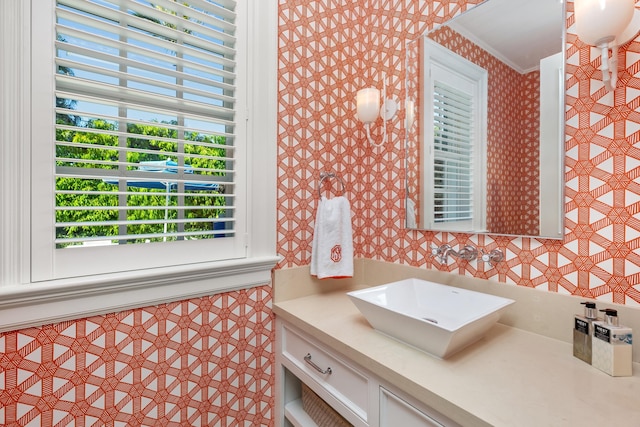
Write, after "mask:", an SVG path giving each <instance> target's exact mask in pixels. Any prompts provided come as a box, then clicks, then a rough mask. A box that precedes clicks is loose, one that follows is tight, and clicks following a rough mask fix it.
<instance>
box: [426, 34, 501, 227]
mask: <svg viewBox="0 0 640 427" xmlns="http://www.w3.org/2000/svg"><path fill="white" fill-rule="evenodd" d="M423 49H424V50H423V51H424V55H423V58H424V59H423V61H424V62H423V65H424V66H423V70H425V72H424V75H423V76H422V81H423V85H424V95H425V96H424V100H425V101H424V104H425V108H424V115H423V117H422V120H423V121H424V123H423V125H422V126H421V129H423V138H422V141H424V147H423V150H422V153H423V156H424V159H423V164H424V165H425V170H424V174H423V176H424V183H423V186H424V188H425V197H424V200H423V201H422V204H423V206H421V211H422V212H424V213H425V215H424V221H425V224H426V225H425V226H426V228H428V229H431V230H443V231H461V232H464V231H470V230H476V231H477V230H483V229H485V228H486V217H487V215H486V205H487V202H486V197H484V196H483V194H484V191H485V188H486V183H487V171H486V161H483V160H484V159H486V157H487V114H488V113H487V108H488V107H487V103H488V72H487V70H485V69H484V68H482V67H480V66H478V65H476V64H474V63H472V62H471V61H469V60H467V59H465V58H464V57H462V56H460V55H457V54H455V53H453V52H451V51H450V50H449V49H447V48H445V47H443V46H442V45H440V44H438V43H436V42H434V41H432V40H430V39H426V38H425V40H424V47H423ZM435 74H438V75H440V76H444V78H442V79H441V80H442V81H444V82H447V81H449V79H450V80H452V81H455V80H458V81H463V82H464V83H465V84H466V85H468V86H473V89H472V90H471V94H472V97H473V98H474V99H475V100H476V108H475V109H474V111H473V114H474V118H475V122H474V123H473V124H472V126H473V135H474V143H473V148H474V152H473V153H472V156H471V158H472V159H471V160H472V162H473V172H472V177H471V179H472V187H473V190H472V192H473V218H472V219H470V220H468V221H460V222H451V221H442V222H438V221H435V201H434V200H435V188H434V180H435V164H434V163H435V148H434V144H435V141H434V139H435V136H434V132H433V126H434V89H433V87H434V79H435V78H436V77H435ZM452 86H454V87H455V85H452Z"/></svg>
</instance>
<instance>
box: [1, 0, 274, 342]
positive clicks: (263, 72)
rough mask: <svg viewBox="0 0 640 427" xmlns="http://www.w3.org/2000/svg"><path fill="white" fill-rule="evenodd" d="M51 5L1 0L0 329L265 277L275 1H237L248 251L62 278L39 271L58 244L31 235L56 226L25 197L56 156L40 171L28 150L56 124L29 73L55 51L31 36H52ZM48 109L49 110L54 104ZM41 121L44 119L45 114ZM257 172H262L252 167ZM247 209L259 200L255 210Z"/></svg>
mask: <svg viewBox="0 0 640 427" xmlns="http://www.w3.org/2000/svg"><path fill="white" fill-rule="evenodd" d="M36 3H37V4H36ZM47 7H48V8H50V9H48V10H46V11H44V13H34V12H35V11H36V8H38V9H41V8H47ZM54 9H55V1H54V0H48V1H47V3H46V4H43V2H42V1H39V0H32V1H27V2H24V1H22V0H5V1H3V2H2V10H3V13H2V15H1V16H0V23H1V24H2V25H1V26H2V29H1V30H0V31H1V32H0V34H1V35H2V41H0V49H1V51H0V52H1V53H2V57H3V58H9V60H8V61H3V73H2V76H0V87H1V88H2V89H3V94H6V96H4V97H3V98H2V100H0V120H1V122H2V123H1V126H0V127H2V130H1V131H0V132H1V133H0V136H1V138H2V141H16V142H17V143H16V144H6V143H2V144H1V147H0V155H1V156H2V163H1V166H2V168H3V169H2V170H3V176H4V177H5V179H3V180H1V181H2V182H1V183H0V191H1V192H2V193H1V194H2V200H3V203H2V206H1V207H0V233H2V235H3V236H5V238H3V239H1V240H0V271H1V272H0V331H7V330H13V329H17V328H22V327H27V326H33V325H38V324H44V323H50V322H57V321H62V320H68V319H73V318H79V317H84V316H89V315H94V314H100V313H107V312H114V311H121V310H125V309H129V308H135V307H143V306H148V305H153V304H158V303H161V302H166V301H171V300H180V299H186V298H192V297H196V296H201V295H206V294H213V293H217V292H225V291H230V290H233V289H240V288H246V287H251V286H259V285H264V284H266V283H269V282H270V279H271V269H272V268H273V267H274V265H275V263H276V262H277V261H278V257H277V255H276V252H275V248H276V225H275V224H276V214H275V212H276V206H275V194H276V192H275V185H274V183H275V182H276V146H277V144H276V120H277V117H276V112H277V102H276V96H277V93H276V88H277V85H276V84H275V82H276V81H277V2H276V0H261V1H259V2H255V1H251V0H239V1H238V13H239V15H240V14H244V15H243V16H246V20H243V21H244V23H243V25H244V26H246V34H247V37H248V39H247V45H248V48H247V52H246V56H245V58H244V60H245V61H246V68H245V69H246V70H256V72H255V73H250V74H249V73H248V74H247V76H246V79H245V81H246V82H247V84H246V86H245V88H246V90H247V91H248V94H247V96H246V97H245V99H247V102H246V105H244V106H242V107H239V108H238V109H237V112H238V115H239V117H238V122H239V123H240V122H241V121H245V120H246V123H247V126H246V141H247V143H246V144H242V147H245V148H241V149H240V151H241V153H239V155H242V156H244V158H246V170H244V171H243V173H242V174H241V175H242V176H241V179H244V180H246V194H245V195H244V197H243V199H244V200H243V203H244V204H245V206H246V209H245V213H244V218H243V220H244V222H245V225H246V233H244V235H242V236H239V238H240V239H241V240H242V244H243V245H245V247H246V256H245V257H241V258H236V259H227V260H221V261H204V262H193V263H190V262H185V263H182V264H177V265H174V266H167V267H163V266H156V267H154V268H149V269H143V270H131V271H123V272H113V273H102V274H90V275H85V276H82V277H75V278H60V279H55V278H54V277H55V275H48V276H47V274H46V272H45V274H41V272H39V270H41V269H43V268H44V270H45V271H46V270H47V269H52V268H53V259H52V252H53V250H54V249H53V247H51V248H46V247H44V246H43V244H42V243H38V240H37V239H35V240H34V239H32V237H33V235H34V234H37V233H53V228H52V227H51V225H52V220H49V222H47V221H42V219H43V218H42V217H41V216H40V215H42V212H37V211H36V209H35V207H36V206H37V204H35V203H34V202H33V200H32V199H31V197H32V196H33V197H41V195H40V194H38V193H37V192H32V191H31V190H32V188H37V186H36V185H35V184H36V183H38V184H39V182H38V181H37V174H39V173H43V172H44V173H47V174H50V175H49V176H52V174H53V172H54V170H53V169H54V162H53V161H49V162H48V165H49V169H48V170H43V169H42V165H44V164H45V162H43V159H42V157H41V156H42V155H45V156H47V153H42V152H39V151H38V150H35V149H34V148H33V146H32V139H33V138H34V136H35V135H37V134H39V132H42V131H44V132H47V129H52V127H53V125H54V123H53V114H49V115H48V116H47V115H43V114H44V113H43V110H42V108H43V106H42V105H41V104H42V103H38V99H40V98H39V97H41V96H42V94H43V91H47V90H51V88H47V87H46V85H50V84H52V82H51V81H43V79H39V78H38V71H39V70H36V69H34V66H35V65H34V62H33V61H32V58H31V57H32V54H33V55H48V58H51V69H54V68H55V63H54V62H53V56H54V51H53V49H48V48H47V47H46V43H38V42H37V41H38V40H37V33H36V29H37V31H49V32H50V33H49V36H51V37H54V34H55V29H54V24H55V23H54V22H53V21H54V20H53V19H49V20H47V18H46V17H47V16H53V15H49V14H50V13H53V11H54ZM45 21H46V22H45ZM31 49H34V50H33V52H32V51H31ZM43 49H44V50H43ZM26 70H28V72H26ZM49 72H52V71H51V70H49ZM32 80H33V81H32ZM43 85H45V86H43ZM44 93H46V92H44ZM45 107H47V109H50V108H51V107H52V106H45ZM50 111H52V110H50ZM43 117H47V119H46V120H42V118H43ZM47 126H50V127H49V128H47ZM49 131H50V130H49ZM48 155H49V156H52V155H53V153H48ZM32 160H33V161H34V163H32ZM257 165H259V166H260V167H259V168H258V167H257ZM256 169H259V173H254V171H255V170H256ZM33 172H36V173H35V174H33ZM269 177H271V179H269ZM48 193H50V194H51V195H52V194H53V191H52V190H48ZM51 200H52V198H50V199H49V203H51ZM252 206H254V207H255V206H259V207H260V209H259V211H258V210H257V209H252ZM32 224H33V227H31V225H32ZM32 233H33V234H32ZM33 242H35V243H33ZM183 243H184V242H183ZM124 246H132V247H136V246H138V249H137V250H138V251H140V248H139V246H140V245H124ZM92 249H93V248H92ZM97 249H99V248H97ZM198 250H200V249H198ZM43 265H44V267H43ZM32 274H33V275H32Z"/></svg>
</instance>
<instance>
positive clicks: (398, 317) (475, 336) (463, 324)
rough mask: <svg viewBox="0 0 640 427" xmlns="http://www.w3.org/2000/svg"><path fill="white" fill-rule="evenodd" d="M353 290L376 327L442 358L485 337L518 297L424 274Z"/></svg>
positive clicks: (359, 303)
mask: <svg viewBox="0 0 640 427" xmlns="http://www.w3.org/2000/svg"><path fill="white" fill-rule="evenodd" d="M347 295H348V296H349V298H351V301H353V303H354V304H355V305H356V307H358V310H360V312H361V313H362V314H363V315H364V317H365V318H366V319H367V321H368V322H369V323H370V324H371V326H373V327H374V328H375V329H376V330H378V331H380V332H382V333H384V334H387V335H389V336H391V337H393V338H395V339H397V340H400V341H403V342H405V343H407V344H410V345H412V346H414V347H416V348H418V349H420V350H423V351H425V352H427V353H429V354H432V355H434V356H436V357H439V358H442V359H444V358H446V357H448V356H451V355H452V354H453V353H455V352H457V351H459V350H461V349H462V348H464V347H466V346H468V345H469V344H471V343H473V342H475V341H477V340H479V339H480V338H482V337H483V336H484V334H485V333H486V332H487V331H488V330H489V329H490V328H491V327H492V326H493V325H494V324H495V323H496V322H497V321H498V319H499V318H500V315H501V314H502V311H503V310H504V309H505V308H506V307H507V306H508V305H510V304H512V303H513V302H514V301H513V300H511V299H508V298H502V297H497V296H494V295H489V294H484V293H481V292H474V291H469V290H466V289H460V288H455V287H452V286H447V285H442V284H439V283H434V282H429V281H426V280H420V279H406V280H401V281H399V282H393V283H388V284H385V285H381V286H375V287H372V288H367V289H362V290H358V291H353V292H348V293H347Z"/></svg>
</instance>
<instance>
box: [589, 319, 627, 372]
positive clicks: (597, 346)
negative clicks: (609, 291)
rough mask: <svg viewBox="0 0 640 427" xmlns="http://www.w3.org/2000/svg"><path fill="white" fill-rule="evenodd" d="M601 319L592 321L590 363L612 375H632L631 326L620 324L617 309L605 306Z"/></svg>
mask: <svg viewBox="0 0 640 427" xmlns="http://www.w3.org/2000/svg"><path fill="white" fill-rule="evenodd" d="M600 311H603V312H604V313H605V315H604V320H603V321H596V322H593V339H592V354H593V357H592V365H593V366H595V367H596V368H598V369H600V370H601V371H603V372H605V373H607V374H609V375H611V376H613V377H626V376H631V375H633V368H632V366H633V364H632V344H633V336H632V331H631V328H628V327H626V326H621V325H620V324H619V321H618V311H617V310H614V309H611V308H607V309H605V310H600Z"/></svg>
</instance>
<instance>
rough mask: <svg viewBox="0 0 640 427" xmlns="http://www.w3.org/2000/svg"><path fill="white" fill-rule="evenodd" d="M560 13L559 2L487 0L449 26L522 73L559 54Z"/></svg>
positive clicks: (561, 31)
mask: <svg viewBox="0 0 640 427" xmlns="http://www.w3.org/2000/svg"><path fill="white" fill-rule="evenodd" d="M563 11H564V5H563V3H562V0H486V1H485V2H483V3H481V4H480V5H478V6H476V7H474V8H472V9H470V10H469V11H467V12H466V13H463V14H461V15H459V16H458V17H456V18H455V19H453V20H452V21H450V22H449V24H448V25H450V26H451V27H452V28H453V29H454V30H456V31H457V32H459V33H461V34H462V35H463V36H465V37H466V38H468V39H469V40H471V41H473V42H474V43H475V44H477V45H479V46H480V47H482V48H483V49H485V50H486V51H488V52H489V53H491V54H492V55H494V56H496V57H497V58H499V59H500V60H502V61H503V62H505V63H507V64H508V65H510V66H511V67H512V68H514V69H516V70H517V71H519V72H521V73H525V72H529V71H533V70H536V69H538V68H539V66H540V59H542V58H545V57H547V56H549V55H552V54H554V53H558V52H560V51H561V50H562V37H563V34H564V25H563V24H564V13H563Z"/></svg>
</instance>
